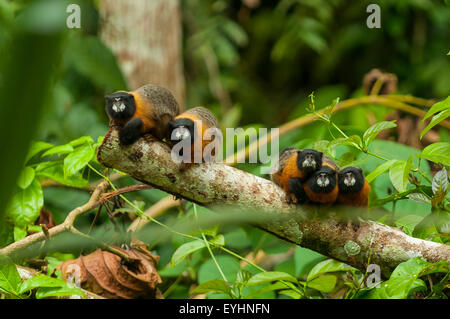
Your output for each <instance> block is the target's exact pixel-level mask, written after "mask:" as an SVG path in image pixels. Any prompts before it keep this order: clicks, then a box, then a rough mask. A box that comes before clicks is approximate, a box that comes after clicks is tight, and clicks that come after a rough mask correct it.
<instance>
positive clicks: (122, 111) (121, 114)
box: [105, 91, 136, 120]
mask: <svg viewBox="0 0 450 319" xmlns="http://www.w3.org/2000/svg"><path fill="white" fill-rule="evenodd" d="M105 99H106V113H108V115H109V116H110V117H111V118H113V119H118V120H127V119H129V118H131V117H132V116H133V115H134V113H136V101H135V99H134V96H133V95H131V94H129V93H127V92H123V91H119V92H115V93H112V94H110V95H107V96H105Z"/></svg>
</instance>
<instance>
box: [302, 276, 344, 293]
mask: <svg viewBox="0 0 450 319" xmlns="http://www.w3.org/2000/svg"><path fill="white" fill-rule="evenodd" d="M336 282H337V278H336V276H334V275H324V276H320V277H316V278H314V279H313V280H310V281H307V283H306V284H307V286H308V287H309V288H313V289H316V290H319V291H321V292H325V293H329V292H331V291H332V290H333V289H334V287H335V286H336Z"/></svg>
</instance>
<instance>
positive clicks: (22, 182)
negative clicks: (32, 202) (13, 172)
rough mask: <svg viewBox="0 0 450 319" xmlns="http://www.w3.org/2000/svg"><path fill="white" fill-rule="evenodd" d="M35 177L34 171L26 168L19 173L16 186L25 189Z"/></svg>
mask: <svg viewBox="0 0 450 319" xmlns="http://www.w3.org/2000/svg"><path fill="white" fill-rule="evenodd" d="M34 176H35V172H34V169H33V168H31V167H29V166H26V167H25V168H24V169H23V170H22V172H21V173H20V176H19V179H18V180H17V185H18V186H19V187H20V188H22V189H25V188H27V187H28V186H30V184H31V183H32V182H33V180H34Z"/></svg>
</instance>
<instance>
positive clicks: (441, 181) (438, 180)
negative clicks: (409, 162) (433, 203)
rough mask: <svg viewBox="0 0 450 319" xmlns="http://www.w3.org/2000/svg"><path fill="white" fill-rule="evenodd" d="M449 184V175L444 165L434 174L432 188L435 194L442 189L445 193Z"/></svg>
mask: <svg viewBox="0 0 450 319" xmlns="http://www.w3.org/2000/svg"><path fill="white" fill-rule="evenodd" d="M447 186H448V176H447V171H446V169H445V167H443V168H442V169H441V170H440V171H438V172H437V173H436V174H434V176H433V182H432V184H431V189H432V190H433V194H436V192H438V191H440V192H441V193H445V192H446V190H447Z"/></svg>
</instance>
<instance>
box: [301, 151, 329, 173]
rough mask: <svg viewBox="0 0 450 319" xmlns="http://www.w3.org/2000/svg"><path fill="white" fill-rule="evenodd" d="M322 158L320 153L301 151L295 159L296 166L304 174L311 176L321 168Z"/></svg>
mask: <svg viewBox="0 0 450 319" xmlns="http://www.w3.org/2000/svg"><path fill="white" fill-rule="evenodd" d="M322 157H323V153H322V152H319V151H316V150H311V149H305V150H302V151H300V156H299V157H298V158H297V166H298V168H299V169H300V170H302V171H303V172H304V173H305V174H307V175H308V174H311V173H313V172H315V171H316V170H318V169H319V168H320V167H321V166H322Z"/></svg>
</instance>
